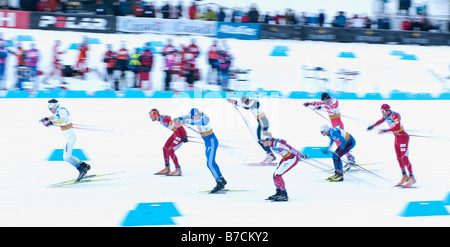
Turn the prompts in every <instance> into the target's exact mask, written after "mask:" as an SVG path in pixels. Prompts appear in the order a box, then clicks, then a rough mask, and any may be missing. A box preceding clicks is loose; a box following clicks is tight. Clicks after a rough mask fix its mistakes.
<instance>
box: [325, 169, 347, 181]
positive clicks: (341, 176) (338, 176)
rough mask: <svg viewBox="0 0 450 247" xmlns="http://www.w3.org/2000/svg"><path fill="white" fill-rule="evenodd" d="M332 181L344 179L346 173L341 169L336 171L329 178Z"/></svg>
mask: <svg viewBox="0 0 450 247" xmlns="http://www.w3.org/2000/svg"><path fill="white" fill-rule="evenodd" d="M327 180H328V181H330V182H342V181H344V173H343V172H341V171H335V172H334V175H333V176H331V177H329V178H327Z"/></svg>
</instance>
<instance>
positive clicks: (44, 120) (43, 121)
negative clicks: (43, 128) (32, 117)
mask: <svg viewBox="0 0 450 247" xmlns="http://www.w3.org/2000/svg"><path fill="white" fill-rule="evenodd" d="M47 121H48V118H47V117H45V118H43V119H41V120H39V123H45V122H47Z"/></svg>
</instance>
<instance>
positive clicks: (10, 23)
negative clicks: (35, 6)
mask: <svg viewBox="0 0 450 247" xmlns="http://www.w3.org/2000/svg"><path fill="white" fill-rule="evenodd" d="M0 27H4V28H5V27H6V28H20V29H29V28H30V12H27V11H10V10H0Z"/></svg>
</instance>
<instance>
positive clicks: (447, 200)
mask: <svg viewBox="0 0 450 247" xmlns="http://www.w3.org/2000/svg"><path fill="white" fill-rule="evenodd" d="M443 202H444V205H447V206H450V192H449V193H448V194H447V197H445V199H444V201H443Z"/></svg>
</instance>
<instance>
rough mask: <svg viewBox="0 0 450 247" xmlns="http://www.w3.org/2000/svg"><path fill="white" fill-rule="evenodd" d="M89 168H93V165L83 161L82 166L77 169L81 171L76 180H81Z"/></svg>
mask: <svg viewBox="0 0 450 247" xmlns="http://www.w3.org/2000/svg"><path fill="white" fill-rule="evenodd" d="M89 169H91V166H90V165H88V164H86V163H85V162H83V161H82V162H81V164H80V166H78V167H77V170H78V171H79V172H80V173H79V174H78V178H77V180H76V181H77V182H79V181H80V180H81V179H83V178H84V176H85V175H86V173H87V172H88V171H89Z"/></svg>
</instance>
